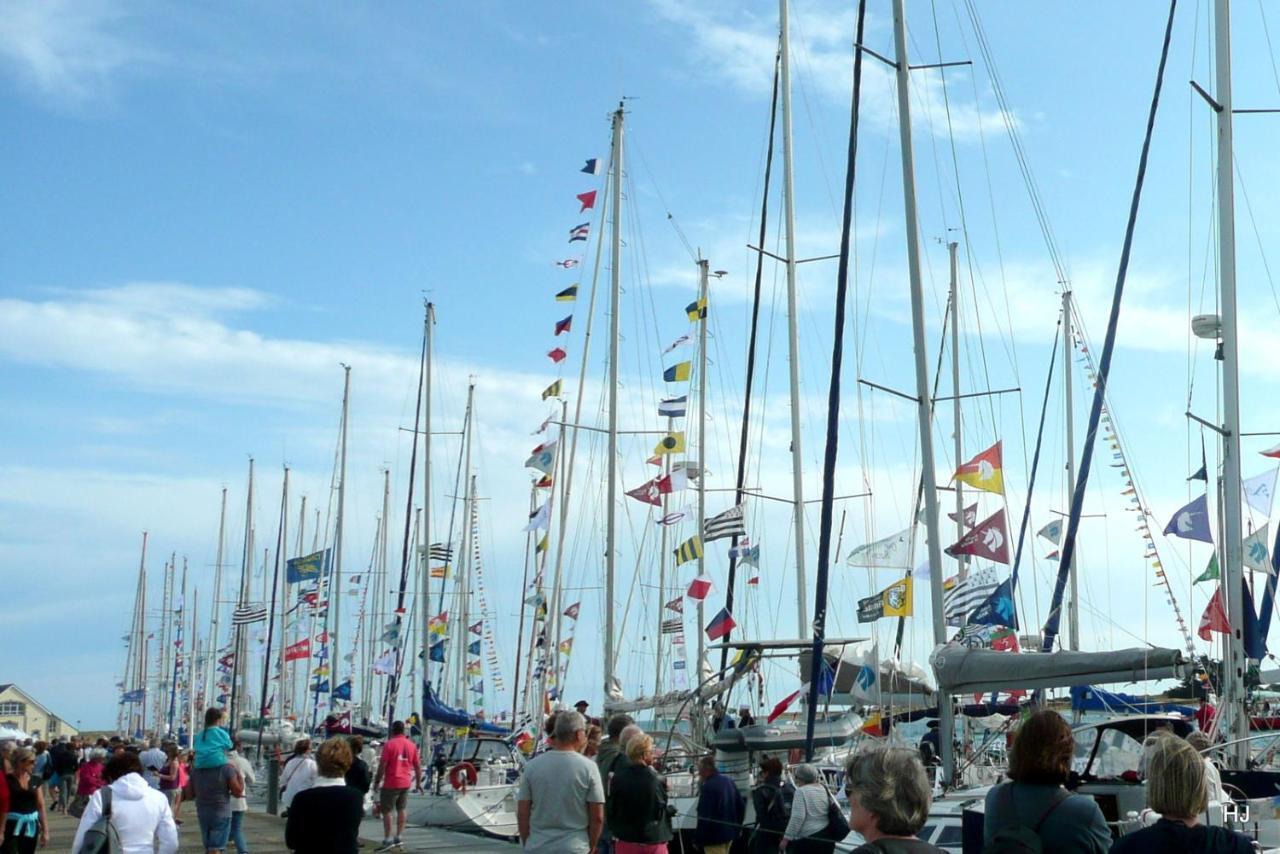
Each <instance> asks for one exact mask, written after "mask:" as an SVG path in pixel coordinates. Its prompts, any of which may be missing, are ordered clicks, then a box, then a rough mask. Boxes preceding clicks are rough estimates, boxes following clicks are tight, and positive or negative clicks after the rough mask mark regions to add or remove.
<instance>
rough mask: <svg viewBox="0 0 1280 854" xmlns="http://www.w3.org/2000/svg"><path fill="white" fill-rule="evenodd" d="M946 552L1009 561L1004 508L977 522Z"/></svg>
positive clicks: (999, 561)
mask: <svg viewBox="0 0 1280 854" xmlns="http://www.w3.org/2000/svg"><path fill="white" fill-rule="evenodd" d="M946 553H947V554H949V555H951V556H952V557H955V556H956V555H974V556H975V557H984V558H986V559H987V560H991V561H995V562H996V563H1005V564H1007V563H1008V562H1009V530H1008V528H1007V527H1005V521H1004V510H1003V509H1000V510H997V511H996V512H995V513H993V514H991V515H990V516H988V517H987V518H986V519H983V520H982V521H981V522H979V523H978V525H977V527H975V528H974V529H973V530H971V531H970V532H969V533H967V534H965V535H964V536H963V537H961V538H960V539H959V541H958V542H956V543H955V544H954V545H952V546H948V547H947V549H946Z"/></svg>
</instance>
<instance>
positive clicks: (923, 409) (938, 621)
mask: <svg viewBox="0 0 1280 854" xmlns="http://www.w3.org/2000/svg"><path fill="white" fill-rule="evenodd" d="M893 41H894V48H895V57H894V59H895V62H896V64H897V84H898V86H897V88H898V121H899V125H898V131H899V138H900V144H901V148H902V207H903V213H904V214H905V215H906V228H907V271H908V274H909V278H910V286H911V331H912V342H913V346H914V349H915V363H916V419H917V421H918V423H919V428H920V466H921V476H922V479H923V486H924V508H925V529H926V532H927V534H926V535H927V537H928V547H929V567H930V572H929V592H930V594H931V596H930V598H931V600H932V603H933V640H934V643H938V644H943V643H946V642H947V623H946V618H945V616H944V614H943V610H942V545H941V544H942V537H941V534H940V533H939V530H938V484H937V472H936V471H935V469H934V460H933V425H932V407H931V405H930V391H929V366H928V364H927V363H926V362H925V335H924V285H923V284H922V282H921V278H920V233H919V222H918V220H917V215H916V175H915V153H914V151H913V149H912V147H911V93H910V89H909V86H910V70H909V66H908V64H907V61H908V60H907V18H906V9H905V8H904V0H893ZM954 730H955V716H954V713H953V710H952V708H951V697H950V696H945V697H939V699H938V741H939V745H940V748H941V749H940V752H941V754H942V768H943V779H944V780H945V781H946V783H947V784H948V785H949V784H950V782H951V778H952V775H953V773H954V770H955V757H954V755H953V754H954V750H953V735H952V734H953V732H954Z"/></svg>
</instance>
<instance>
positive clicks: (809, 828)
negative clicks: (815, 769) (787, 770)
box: [783, 783, 831, 839]
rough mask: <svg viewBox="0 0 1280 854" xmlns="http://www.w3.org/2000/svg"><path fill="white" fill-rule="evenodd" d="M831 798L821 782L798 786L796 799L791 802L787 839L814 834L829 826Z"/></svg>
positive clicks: (785, 834) (784, 834)
mask: <svg viewBox="0 0 1280 854" xmlns="http://www.w3.org/2000/svg"><path fill="white" fill-rule="evenodd" d="M830 800H831V798H830V797H829V796H828V795H827V789H826V787H825V786H823V785H822V784H821V783H808V784H806V785H803V786H797V787H796V796H795V800H793V801H792V802H791V820H790V821H788V822H787V829H786V832H785V833H783V836H785V837H786V838H787V839H802V838H804V837H806V836H812V835H813V834H815V833H817V832H818V831H820V830H822V829H823V828H824V827H826V826H827V804H828V803H829V802H830Z"/></svg>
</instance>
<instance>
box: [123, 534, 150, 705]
mask: <svg viewBox="0 0 1280 854" xmlns="http://www.w3.org/2000/svg"><path fill="white" fill-rule="evenodd" d="M146 613H147V532H146V531H143V532H142V557H141V558H140V559H139V560H138V592H137V595H136V596H135V597H134V600H133V625H132V626H130V632H129V634H130V638H129V655H128V661H127V665H128V666H127V667H126V668H125V679H124V681H125V686H126V687H125V690H126V691H136V690H138V689H139V688H142V689H145V688H146V687H147V685H146V677H145V675H144V672H143V671H142V669H141V667H140V666H139V665H140V663H141V662H142V659H143V658H144V656H145V649H146V644H147V623H146ZM135 707H140V708H142V709H144V710H145V709H146V707H147V701H146V694H145V693H144V694H143V699H142V702H141V704H139V703H137V702H130V703H129V711H128V713H127V718H126V720H125V726H126V727H128V728H132V726H133V713H134V709H135ZM144 715H145V711H144Z"/></svg>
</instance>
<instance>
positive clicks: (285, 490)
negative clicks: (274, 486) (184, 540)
mask: <svg viewBox="0 0 1280 854" xmlns="http://www.w3.org/2000/svg"><path fill="white" fill-rule="evenodd" d="M288 513H289V467H288V466H285V467H284V481H283V483H281V485H280V527H279V528H278V529H277V531H276V561H275V563H274V564H272V565H271V597H270V599H265V597H264V600H265V601H264V604H266V605H267V648H266V649H265V650H263V653H262V693H261V694H260V695H259V697H258V758H259V759H261V758H262V731H263V728H264V727H266V725H267V709H268V707H269V705H270V699H271V695H270V691H271V647H272V644H273V643H274V642H275V628H276V621H275V610H276V600H277V596H278V594H279V591H280V573H281V571H283V569H284V549H285V540H284V532H285V527H286V526H287V525H288V521H287V520H288V518H289V517H288ZM262 560H263V567H262V577H263V579H264V580H265V579H266V577H267V565H266V564H267V550H266V549H264V550H263V559H262ZM280 598H285V597H280ZM281 631H283V627H282V629H281ZM283 645H284V644H283V640H282V643H281V646H283ZM281 658H283V656H281ZM330 670H331V671H332V667H331V668H330ZM282 687H283V686H282V685H280V684H279V683H277V688H276V693H277V694H279V693H280V689H281V688H282ZM330 687H332V683H330ZM276 716H277V717H281V716H280V715H279V713H278V712H277V715H276Z"/></svg>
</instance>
